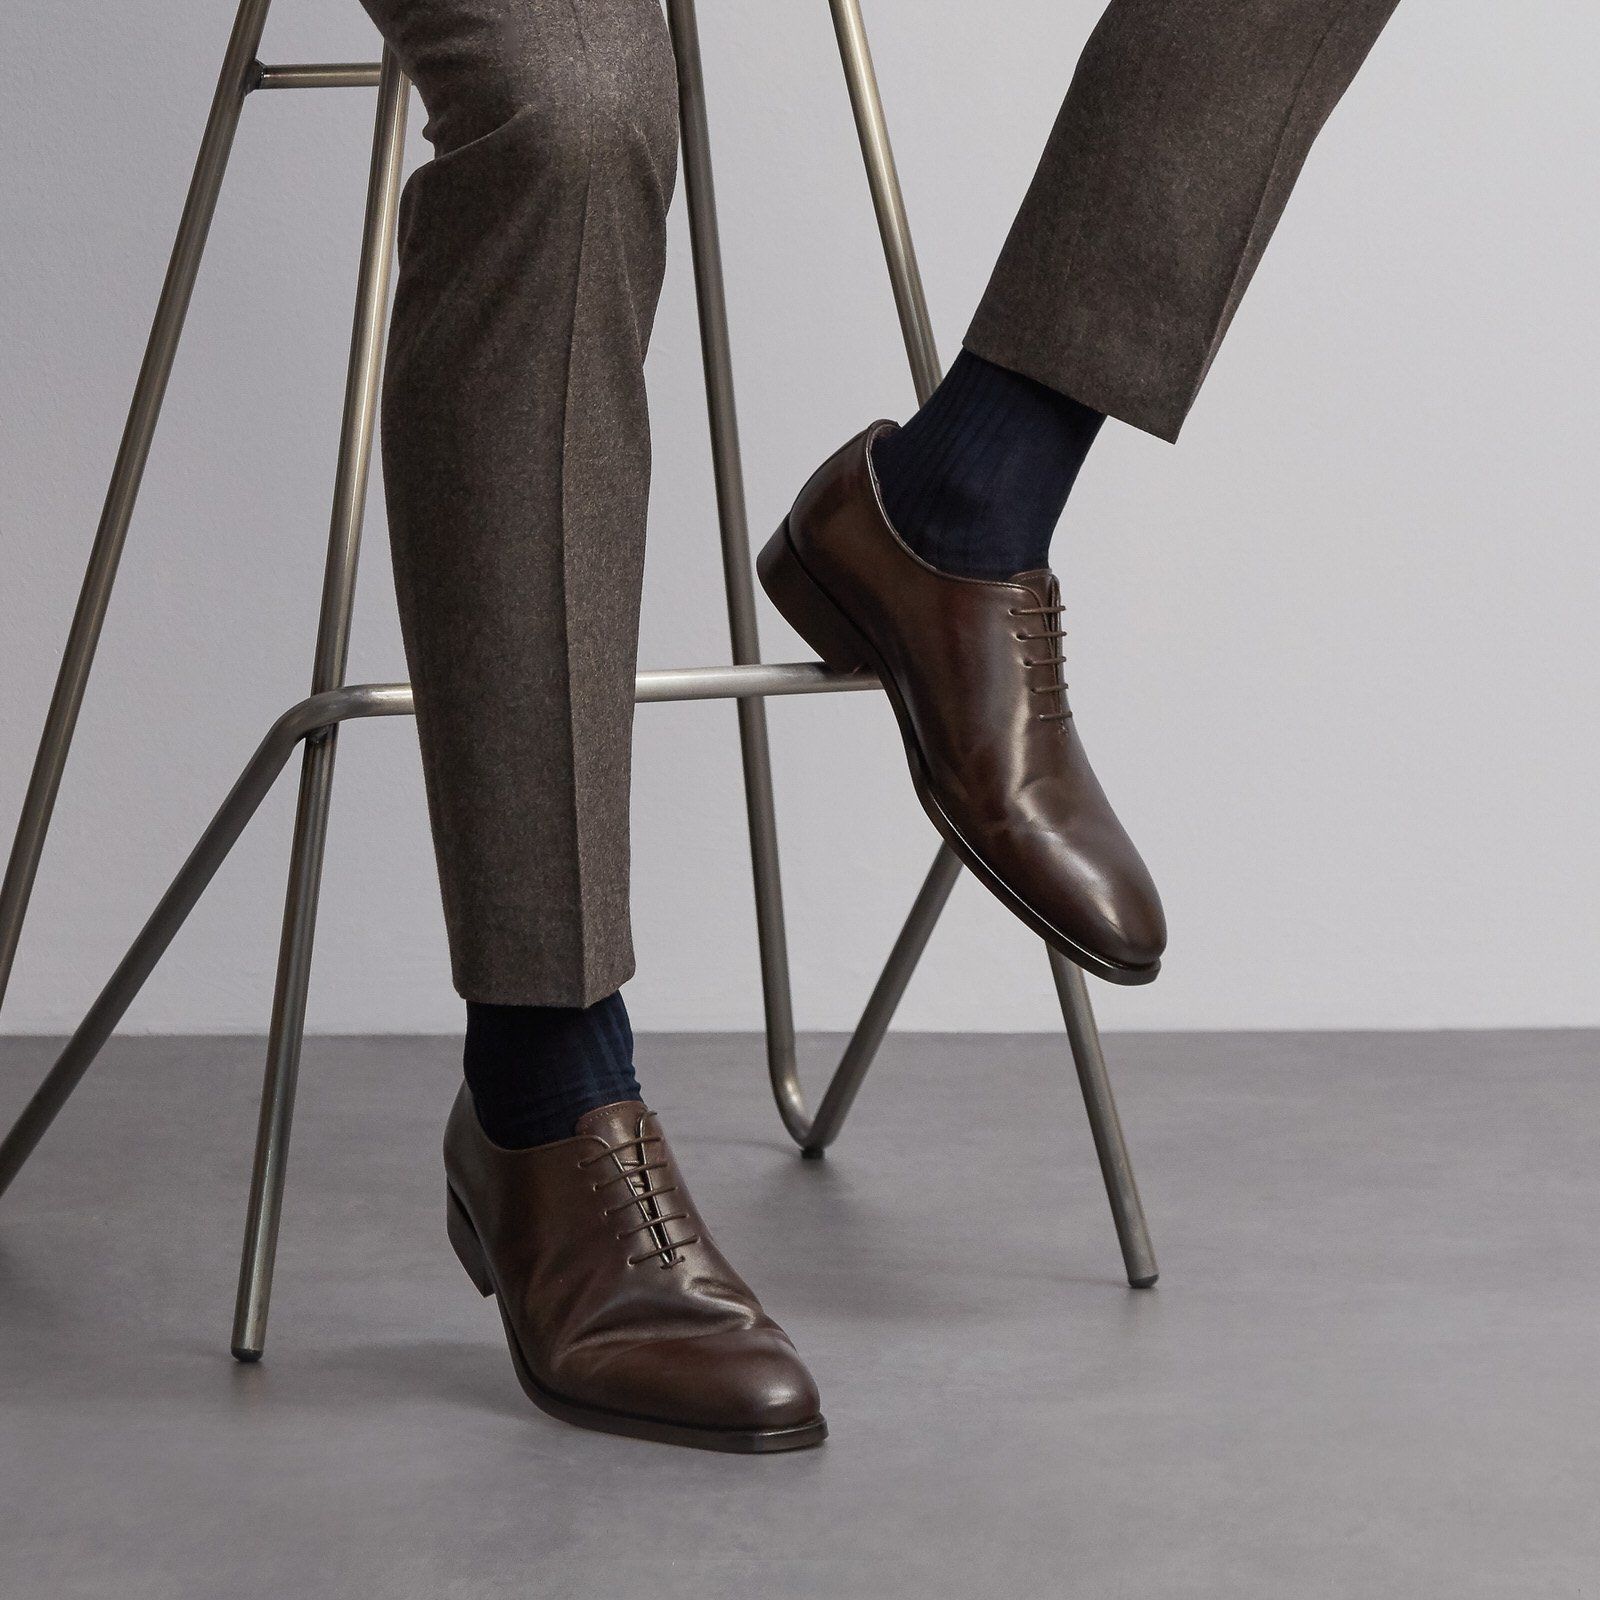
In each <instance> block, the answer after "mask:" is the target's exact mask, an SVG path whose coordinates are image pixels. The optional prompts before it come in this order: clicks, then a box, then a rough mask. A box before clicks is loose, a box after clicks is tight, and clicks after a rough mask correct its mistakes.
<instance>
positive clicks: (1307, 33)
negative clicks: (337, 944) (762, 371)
mask: <svg viewBox="0 0 1600 1600" xmlns="http://www.w3.org/2000/svg"><path fill="white" fill-rule="evenodd" d="M362 3H363V5H364V6H365V7H366V9H367V11H368V12H369V13H370V14H371V16H372V18H373V20H374V21H375V22H376V23H377V24H378V26H379V28H380V29H381V31H382V32H383V34H384V36H385V38H386V39H387V40H388V42H389V43H390V45H391V46H392V47H393V48H394V50H395V52H396V54H397V55H398V56H399V58H400V60H401V62H402V64H403V65H404V66H405V68H406V70H407V72H408V73H409V74H410V75H411V77H412V79H413V80H414V82H415V83H416V85H417V88H418V90H419V91H420V93H421V96H422V100H423V103H424V105H425V107H426V108H427V112H428V126H427V133H428V137H429V139H430V140H431V141H432V143H433V147H434V152H435V154H434V159H433V160H431V161H429V162H428V163H426V164H425V165H424V166H423V167H421V168H420V169H419V170H418V171H417V172H416V173H414V174H413V176H412V177H411V179H410V181H409V182H408V184H407V186H406V191H405V196H404V199H403V203H402V210H401V220H400V273H399V280H398V284H397V287H396V292H395V304H394V313H393V320H392V324H391V328H390V339H389V356H388V369H387V376H386V379H385V387H384V399H383V455H384V481H385V489H386V494H387V499H388V509H389V523H390V533H391V544H392V548H393V554H394V567H395V578H396V585H397V589H398V593H399V600H400V611H401V622H402V627H403V631H404V634H405V642H406V653H407V658H408V661H409V665H410V670H411V675H412V681H413V683H414V685H415V689H416V706H417V723H418V730H419V734H420V737H421V741H422V754H423V768H424V773H425V777H426V783H427V791H428V803H429V809H430V814H431V818H432V823H433V833H434V840H435V847H436V850H437V854H438V862H439V876H440V881H441V885H442V889H443V895H444V907H445V919H446V924H447V927H448V930H449V937H450V949H451V960H452V967H453V971H454V976H455V981H456V987H457V988H458V989H459V990H460V992H461V993H462V994H463V995H464V996H465V997H466V998H467V999H469V1000H475V1001H487V1002H493V1003H498V1004H503V1005H512V1004H519V1005H559V1006H577V1005H588V1004H591V1003H592V1002H594V1001H595V1000H598V999H600V998H602V997H603V996H605V995H608V994H610V993H612V992H613V991H614V990H616V989H617V988H619V987H620V986H621V985H622V984H623V983H624V982H625V981H626V980H627V979H628V978H629V977H630V976H631V974H632V971H633V948H632V936H631V931H630V926H629V918H628V874H629V849H628V798H629V794H628V791H629V778H630V771H629V768H630V745H631V739H632V723H633V678H634V671H635V664H636V658H637V626H638V612H639V591H640V577H641V572H642V568H643V560H644V522H645V503H646V496H647V491H648V486H649V475H650V443H649V424H648V419H647V416H646V408H645V392H644V380H643V371H642V369H643V362H644V355H645V349H646V346H647V344H648V342H649V337H650V327H651V322H652V320H653V317H654V313H655V307H656V300H657V296H658V294H659V292H660V288H661V280H662V274H663V270H664V251H665V217H666V211H667V206H668V203H669V201H670V199H671V196H672V190H673V184H674V178H675V174H676V165H677V96H676V81H675V73H674V66H673V59H672V51H671V44H670V40H669V38H668V35H667V31H666V26H665V22H664V19H663V16H662V13H661V10H660V6H659V4H658V0H362ZM1396 4H1398V0H1112V3H1111V4H1110V5H1109V6H1108V7H1107V9H1106V11H1105V14H1104V16H1103V17H1102V19H1101V21H1100V23H1099V26H1098V27H1097V28H1096V30H1095V32H1094V35H1093V37H1092V38H1091V39H1090V41H1089V44H1088V46H1087V47H1086V49H1085V50H1084V53H1083V56H1082V58H1081V59H1080V61H1079V63H1078V68H1077V72H1076V74H1075V76H1074V77H1073V80H1072V85H1071V87H1070V89H1069V90H1068V93H1067V97H1066V101H1065V103H1064V105H1063V106H1062V109H1061V114H1060V116H1059V117H1058V119H1057V121H1056V125H1055V128H1054V130H1053V132H1052V133H1051V136H1050V141H1049V144H1048V145H1047V147H1046V149H1045V152H1044V156H1043V159H1042V160H1041V162H1040V164H1039V169H1038V172H1037V174H1036V175H1035V177H1034V179H1033V183H1032V185H1031V187H1030V188H1029V190H1028V194H1027V197H1026V199H1025V200H1024V201H1023V204H1022V208H1021V210H1020V212H1019V213H1018V216H1017V219H1016V222H1015V224H1014V225H1013V227H1012V229H1011V233H1010V235H1009V237H1008V238H1007V240H1006V242H1005V246H1004V248H1003V249H1002V251H1001V254H1000V258H999V261H998V264H997V265H996V267H995V271H994V275H993V277H992V278H991V280H990V282H989V286H988V288H987V290H986V291H985V293H984V296H983V300H982V303H981V304H980V305H979V307H978V311H977V314H976V316H975V317H974V319H973V322H972V325H971V327H970V328H969V330H968V332H967V335H966V339H965V343H966V345H967V347H968V348H969V349H971V350H972V351H974V352H975V353H976V354H978V355H980V356H983V357H985V358H987V359H988V360H991V361H994V362H997V363H998V364H1000V365H1002V366H1005V367H1009V368H1011V369H1013V370H1015V371H1019V372H1023V373H1026V374H1028V375H1029V376H1031V377H1034V378H1037V379H1039V380H1040V381H1042V382H1044V383H1046V384H1048V385H1050V386H1051V387H1052V388H1055V389H1058V390H1060V391H1061V392H1063V393H1066V394H1069V395H1071V396H1073V397H1074V398H1075V399H1077V400H1080V401H1082V402H1084V403H1085V404H1087V405H1090V406H1093V407H1095V408H1096V409H1097V410H1101V411H1105V412H1107V413H1109V414H1110V415H1112V416H1114V417H1118V418H1121V419H1122V420H1123V421H1125V422H1129V423H1132V424H1134V425H1135V426H1136V427H1140V428H1143V429H1146V430H1148V431H1149V432H1151V433H1155V434H1158V435H1160V436H1161V437H1162V438H1166V439H1172V438H1175V437H1176V436H1177V433H1178V430H1179V428H1180V427H1181V425H1182V422H1183V419H1184V416H1185V415H1186V413H1187V412H1188V409H1189V407H1190V405H1191V404H1192V402H1193V400H1194V397H1195V394H1196V392H1197V391H1198V389H1199V387H1200V384H1201V382H1202V380H1203V379H1204V377H1205V374H1206V371H1207V369H1208V368H1209V366H1210V364H1211V361H1212V358H1213V357H1214V356H1215V354H1216V351H1217V347H1218V345H1219V343H1220V341H1221V339H1222V336H1223V334H1224V332H1225V331H1226V330H1227V326H1228V323H1229V321H1230V320H1231V318H1232V316H1233V313H1234V310H1235V309H1236V307H1237V305H1238V303H1239V299H1240V297H1241V295H1242V294H1243V292H1244V289H1245V286H1246V285H1247V284H1248V282H1249V280H1250V277H1251V274H1252V273H1253V272H1254V270H1255V267H1256V264H1257V262H1258V261H1259V260H1260V257H1261V252H1262V250H1263V249H1264V248H1265V246H1266V243H1267V240H1268V238H1269V237H1270V236H1271V234H1272V230H1273V228H1274V226H1275V225H1276V223H1277V220H1278V217H1279V215H1280V213H1281V212H1282V209H1283V206H1284V203H1285V201H1286V200H1287V199H1288V196H1289V191H1290V189H1291V187H1292V186H1293V184H1294V181H1295V178H1296V176H1297V175H1298V173H1299V170H1300V167H1301V164H1302V162H1303V161H1304V159H1305V156H1306V153H1307V151H1308V150H1309V148H1310V146H1311V142H1312V140H1313V138H1314V137H1315V136H1316V133H1317V131H1318V130H1319V129H1320V127H1321V126H1322V123H1323V121H1324V120H1325V119H1326V117H1327V116H1328V113H1329V112H1330V111H1331V110H1332V109H1333V107H1334V105H1335V104H1336V103H1337V101H1338V99H1339V97H1340V95H1341V94H1342V93H1343V92H1344V89H1345V87H1346V86H1347V85H1348V84H1349V82H1350V79H1351V78H1352V77H1353V76H1354V74H1355V72H1356V70H1357V68H1358V67H1359V66H1360V65H1361V62H1362V61H1363V60H1364V59H1365V57H1366V54H1367V52H1368V50H1369V49H1370V48H1371V46H1372V44H1373V42H1374V41H1375V39H1376V38H1377V36H1378V34H1379V32H1380V31H1381V29H1382V27H1383V25H1384V23H1385V22H1386V21H1387V20H1388V18H1389V16H1390V14H1391V12H1392V11H1393V10H1394V8H1395V5H1396ZM1000 9H1001V11H1002V13H1003V9H1004V8H1003V0H1002V4H1001V7H1000ZM853 427H854V424H853V423H850V422H847V421H845V420H841V430H842V431H850V430H851V429H853Z"/></svg>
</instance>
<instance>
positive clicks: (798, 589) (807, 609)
mask: <svg viewBox="0 0 1600 1600" xmlns="http://www.w3.org/2000/svg"><path fill="white" fill-rule="evenodd" d="M756 575H757V576H758V577H759V578H760V579H761V587H762V588H763V589H765V590H766V591H767V598H768V599H769V600H771V601H772V603H773V605H775V606H776V607H777V608H778V611H779V613H780V615H781V616H782V617H783V619H784V621H786V622H787V623H788V624H789V626H790V627H791V628H793V629H794V631H795V632H796V633H798V634H799V635H800V637H801V638H802V639H804V640H805V642H806V643H807V644H808V645H810V646H811V648H812V649H813V650H815V651H816V652H817V654H818V655H819V656H820V657H821V658H822V660H823V661H824V662H825V663H826V664H827V665H828V666H830V667H832V668H833V669H834V670H835V671H836V672H864V671H865V670H866V669H867V656H866V651H865V650H864V649H863V648H862V645H861V639H860V636H859V635H858V634H857V633H856V630H855V629H854V628H852V627H851V626H850V624H849V623H848V622H847V621H846V620H845V617H844V614H843V612H841V611H840V610H839V608H838V607H837V606H836V605H834V603H833V602H832V601H831V600H830V599H829V598H828V597H827V595H826V594H824V593H823V591H822V589H821V588H820V587H819V586H818V584H817V582H816V580H815V579H814V578H813V577H812V576H811V574H810V573H809V572H807V571H806V569H805V568H804V567H803V566H802V565H801V564H800V558H799V556H797V555H796V554H795V552H794V543H793V541H792V540H791V539H790V537H789V522H788V519H787V518H785V519H784V521H783V524H782V526H781V527H780V528H779V529H778V531H777V532H776V533H775V534H773V536H772V537H771V538H770V539H769V540H767V542H766V545H765V546H764V547H763V549H762V551H761V554H760V555H759V556H757V557H756Z"/></svg>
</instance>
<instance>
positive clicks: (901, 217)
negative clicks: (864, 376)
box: [828, 0, 941, 404]
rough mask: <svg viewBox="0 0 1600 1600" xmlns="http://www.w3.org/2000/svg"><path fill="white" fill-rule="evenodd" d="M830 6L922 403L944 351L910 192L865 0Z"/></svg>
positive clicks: (833, 1)
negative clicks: (899, 165)
mask: <svg viewBox="0 0 1600 1600" xmlns="http://www.w3.org/2000/svg"><path fill="white" fill-rule="evenodd" d="M828 5H829V8H830V9H831V10H832V12H833V29H834V33H835V34H836V35H837V36H838V40H839V58H840V60H841V61H842V62H843V63H844V76H845V85H846V87H847V88H848V89H849V92H850V110H851V113H852V114H853V115H854V117H855V122H856V136H857V138H858V139H859V140H860V142H861V159H862V161H863V163H864V164H865V166H866V169H867V187H868V188H869V189H870V190H871V191H872V209H873V212H874V214H875V215H876V217H877V219H878V233H879V236H880V237H881V238H882V240H883V255H884V260H885V261H886V262H887V263H888V267H889V283H890V286H891V288H892V289H893V291H894V305H895V310H896V312H897V313H898V314H899V317H900V332H901V335H902V336H903V337H904V339H905V344H906V355H907V357H908V358H909V360H910V362H911V378H912V382H913V383H914V384H915V385H916V390H917V401H918V403H919V404H921V403H922V402H923V401H925V400H926V399H927V398H928V396H929V395H931V394H932V393H933V391H934V390H935V389H937V388H938V387H939V379H940V376H941V369H940V366H939V350H938V346H937V345H936V344H935V343H934V338H933V319H932V318H931V317H930V316H929V315H928V301H927V296H926V295H925V294H924V293H923V291H922V273H921V270H920V269H919V268H918V266H917V252H916V247H915V245H913V244H912V242H911V224H910V223H909V222H908V221H907V220H906V202H905V195H904V193H903V192H902V191H901V188H900V174H899V172H898V171H897V169H896V167H895V164H894V149H893V147H892V146H891V145H890V143H889V124H888V122H887V121H886V120H885V118H884V114H883V97H882V95H881V94H880V93H879V91H878V74H877V71H876V70H875V69H874V67H873V65H872V49H871V47H870V46H869V45H868V43H867V28H866V24H865V22H863V21H862V18H861V5H860V0H828Z"/></svg>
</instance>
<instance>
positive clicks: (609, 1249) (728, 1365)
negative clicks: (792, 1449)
mask: <svg viewBox="0 0 1600 1600" xmlns="http://www.w3.org/2000/svg"><path fill="white" fill-rule="evenodd" d="M444 1148H445V1170H446V1176H447V1178H448V1181H449V1186H450V1192H451V1195H452V1196H453V1197H454V1199H455V1201H456V1202H457V1203H459V1204H460V1205H461V1207H462V1208H463V1210H464V1211H465V1213H466V1215H467V1217H468V1219H469V1221H470V1223H471V1225H472V1228H473V1230H474V1231H475V1232H476V1234H477V1238H478V1241H479V1242H480V1243H481V1245H482V1247H483V1251H484V1255H485V1256H486V1258H487V1261H488V1264H489V1268H490V1273H491V1276H492V1278H493V1285H494V1290H495V1292H496V1294H497V1296H498V1298H499V1301H500V1306H501V1310H502V1312H503V1313H504V1315H505V1317H506V1320H507V1323H508V1327H509V1331H510V1332H511V1334H512V1337H513V1338H514V1340H515V1343H516V1347H517V1349H518V1350H519V1351H520V1355H521V1357H522V1360H523V1361H524V1362H525V1363H526V1365H527V1368H528V1369H529V1372H530V1373H531V1376H532V1378H533V1379H534V1381H535V1383H536V1384H537V1385H538V1387H539V1388H540V1389H543V1390H545V1391H547V1392H548V1394H549V1395H550V1396H552V1397H554V1398H555V1399H558V1400H562V1401H565V1402H567V1403H569V1405H572V1406H576V1407H580V1408H581V1407H593V1408H597V1409H599V1410H601V1411H604V1412H607V1413H620V1414H623V1415H625V1416H630V1417H638V1418H644V1419H653V1420H655V1421H658V1422H663V1423H669V1424H677V1425H680V1426H685V1427H689V1428H704V1429H721V1430H744V1431H751V1432H756V1431H764V1430H783V1429H792V1428H797V1427H801V1426H803V1425H805V1424H808V1423H809V1424H817V1425H819V1437H820V1422H821V1418H820V1414H819V1401H818V1398H817V1391H816V1387H815V1385H814V1384H813V1382H812V1380H811V1376H810V1374H809V1373H808V1372H807V1371H806V1369H805V1367H804V1366H803V1365H802V1363H801V1361H800V1358H799V1356H798V1355H797V1354H796V1353H795V1350H794V1346H793V1345H792V1344H790V1342H789V1339H788V1336H787V1335H786V1334H785V1333H784V1331H783V1330H782V1329H781V1328H780V1327H779V1326H778V1325H777V1323H775V1322H774V1321H773V1320H772V1319H771V1318H770V1317H769V1316H767V1315H766V1313H765V1312H764V1311H763V1310H762V1309H761V1306H760V1304H759V1303H758V1301H757V1300H756V1297H755V1295H754V1294H753V1293H751V1291H750V1289H749V1287H748V1286H747V1285H746V1284H745V1282H744V1280H743V1279H742V1278H741V1277H740V1276H739V1274H738V1273H737V1272H735V1271H734V1269H733V1268H732V1267H731V1266H730V1265H729V1264H728V1262H727V1261H726V1260H725V1259H724V1258H723V1256H722V1254H721V1253H720V1251H718V1249H717V1247H716V1246H715V1244H713V1242H712V1240H711V1236H710V1234H709V1233H708V1231H707V1230H706V1226H705V1224H704V1222H703V1221H701V1219H700V1216H699V1214H698V1212H697V1211H696V1210H695V1206H694V1202H693V1201H692V1200H691V1199H690V1197H689V1192H688V1190H687V1188H686V1187H685V1186H684V1182H683V1178H682V1176H681V1174H680V1173H679V1172H678V1169H677V1164H676V1163H675V1161H674V1160H673V1157H672V1152H671V1149H670V1147H669V1146H668V1144H667V1142H666V1138H665V1136H664V1135H663V1134H662V1132H661V1128H660V1125H659V1123H658V1122H657V1121H656V1118H655V1115H654V1114H653V1113H652V1112H650V1111H649V1110H647V1109H646V1108H645V1106H643V1105H642V1104H641V1103H640V1102H638V1101H624V1102H622V1103H620V1104H617V1105H612V1106H603V1107H601V1108H600V1109H599V1110H597V1111H591V1112H590V1113H588V1115H586V1116H585V1117H583V1118H582V1119H581V1120H580V1122H579V1123H578V1132H577V1136H576V1137H574V1138H571V1139H563V1140H561V1141H559V1142H557V1143H555V1144H547V1145H539V1146H536V1147H535V1148H533V1149H531V1150H504V1149H501V1148H500V1147H499V1146H497V1145H494V1144H491V1143H490V1141H489V1140H488V1138H487V1137H486V1136H485V1135H484V1133H483V1131H482V1129H481V1127H480V1126H479V1123H478V1119H477V1115H476V1113H475V1112H474V1110H473V1107H472V1101H471V1097H470V1095H469V1094H468V1093H467V1091H466V1089H465V1088H463V1089H462V1090H461V1093H460V1094H459V1095H458V1096H457V1099H456V1103H455V1105H454V1107H453V1108H452V1110H451V1113H450V1120H449V1123H448V1125H447V1127H446V1130H445V1144H444ZM646 1164H648V1165H646ZM572 1420H581V1419H579V1418H573V1419H572ZM619 1431H627V1430H619Z"/></svg>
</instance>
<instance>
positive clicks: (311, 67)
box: [249, 61, 383, 89]
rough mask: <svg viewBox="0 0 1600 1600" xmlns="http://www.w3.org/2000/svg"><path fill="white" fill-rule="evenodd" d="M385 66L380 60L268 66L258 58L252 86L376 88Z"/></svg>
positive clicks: (313, 62) (294, 63)
mask: <svg viewBox="0 0 1600 1600" xmlns="http://www.w3.org/2000/svg"><path fill="white" fill-rule="evenodd" d="M382 70H383V67H382V64H381V63H380V62H377V61H304V62H289V63H285V64H284V65H281V66H266V65H264V64H263V63H262V62H260V61H258V62H256V64H255V69H254V71H253V72H252V73H251V75H250V81H249V86H250V88H251V89H376V88H377V87H378V78H379V75H380V74H381V72H382Z"/></svg>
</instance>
